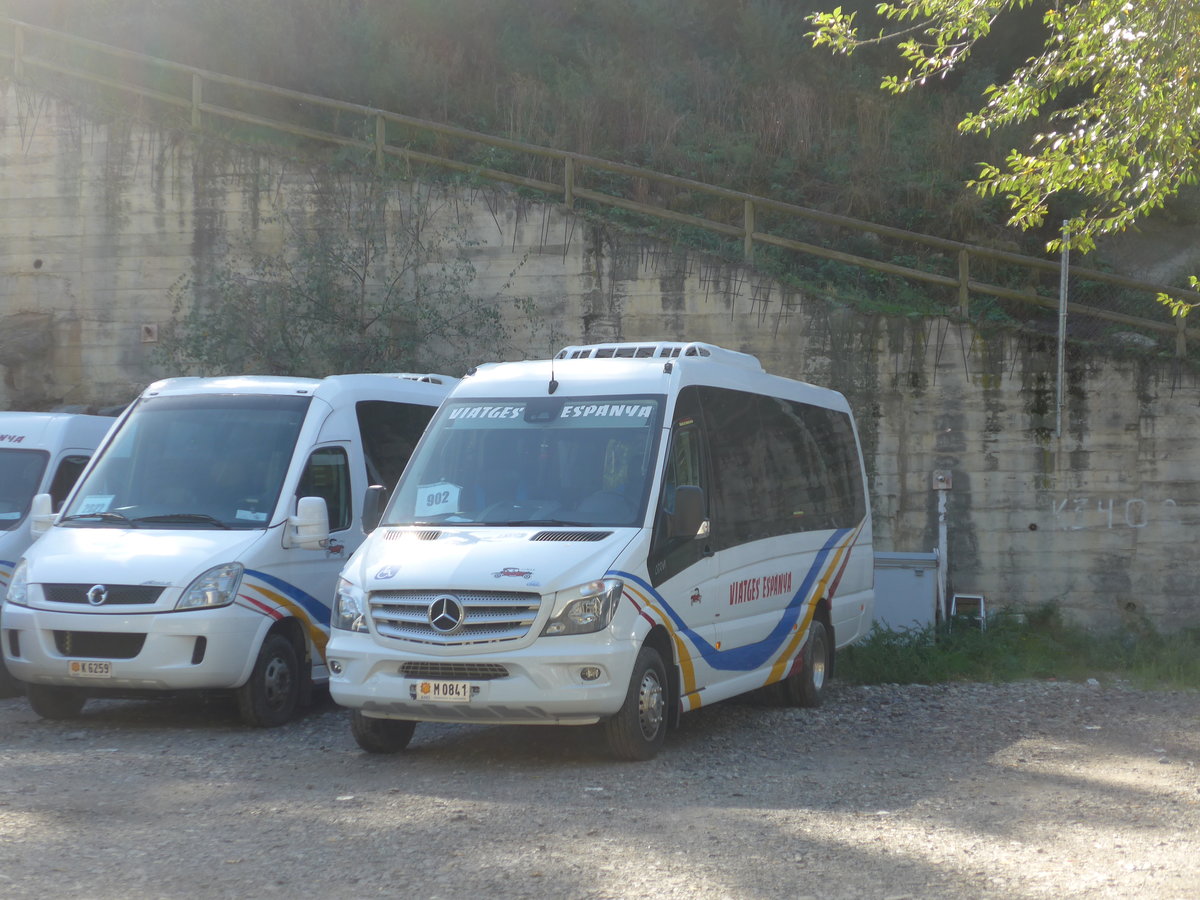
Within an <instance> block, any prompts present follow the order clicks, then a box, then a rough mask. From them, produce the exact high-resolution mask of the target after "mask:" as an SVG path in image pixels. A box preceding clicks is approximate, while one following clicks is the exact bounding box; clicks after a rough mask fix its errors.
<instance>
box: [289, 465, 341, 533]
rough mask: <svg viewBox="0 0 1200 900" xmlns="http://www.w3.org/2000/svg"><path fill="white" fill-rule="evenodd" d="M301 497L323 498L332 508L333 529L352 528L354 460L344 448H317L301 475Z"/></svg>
mask: <svg viewBox="0 0 1200 900" xmlns="http://www.w3.org/2000/svg"><path fill="white" fill-rule="evenodd" d="M296 496H297V497H322V498H324V500H325V506H326V507H327V508H328V510H329V530H330V531H344V530H345V529H347V528H349V527H350V516H351V512H352V506H351V502H350V461H349V459H348V458H347V457H346V451H345V450H343V449H342V448H341V447H322V448H321V449H319V450H314V451H313V453H312V456H310V457H309V458H308V465H306V466H305V467H304V474H303V475H302V476H300V486H299V488H298V489H297V490H296Z"/></svg>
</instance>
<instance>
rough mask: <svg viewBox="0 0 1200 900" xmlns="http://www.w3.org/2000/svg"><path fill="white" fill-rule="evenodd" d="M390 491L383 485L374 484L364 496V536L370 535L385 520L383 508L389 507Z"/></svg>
mask: <svg viewBox="0 0 1200 900" xmlns="http://www.w3.org/2000/svg"><path fill="white" fill-rule="evenodd" d="M387 495H388V491H387V488H385V487H384V486H383V485H382V484H373V485H371V486H370V487H368V488H367V491H366V493H365V494H363V505H362V528H363V533H364V534H370V533H371V532H372V531H374V530H375V526H377V525H378V524H379V520H380V519H381V518H383V508H384V506H386V505H387Z"/></svg>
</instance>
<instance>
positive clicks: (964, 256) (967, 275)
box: [958, 248, 971, 319]
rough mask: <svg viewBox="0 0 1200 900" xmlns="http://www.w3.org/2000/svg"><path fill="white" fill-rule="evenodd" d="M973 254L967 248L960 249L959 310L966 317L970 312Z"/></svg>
mask: <svg viewBox="0 0 1200 900" xmlns="http://www.w3.org/2000/svg"><path fill="white" fill-rule="evenodd" d="M970 283H971V255H970V254H969V253H968V252H967V250H966V248H963V249H962V250H959V251H958V312H959V315H961V316H962V317H963V318H964V319H965V318H967V317H968V315H969V313H970V303H971V292H970V290H969V288H968V286H969V285H970Z"/></svg>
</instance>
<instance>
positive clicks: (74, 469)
mask: <svg viewBox="0 0 1200 900" xmlns="http://www.w3.org/2000/svg"><path fill="white" fill-rule="evenodd" d="M114 421H116V420H115V419H114V418H113V417H111V416H89V415H82V414H78V413H64V412H0V602H2V601H3V600H4V595H5V593H6V592H7V591H8V580H9V578H11V577H12V570H13V566H15V565H16V564H17V560H18V559H20V558H21V556H22V555H23V554H24V552H25V550H26V549H27V548H28V547H29V545H30V544H31V543H33V539H34V534H33V526H32V521H31V517H30V515H29V511H30V508H31V506H32V505H33V498H34V497H35V496H37V495H38V494H48V495H49V496H50V502H51V506H52V507H53V508H54V509H55V510H57V509H58V508H59V507H60V506H61V505H62V502H63V501H64V500H65V499H66V497H67V492H68V491H70V490H71V488H72V487H73V486H74V484H75V480H76V479H77V478H78V477H79V473H80V472H82V471H83V467H84V466H85V465H87V461H88V460H89V459H91V457H92V454H93V453H94V452H95V451H96V448H97V447H99V446H100V442H101V441H102V440H103V439H104V435H105V434H107V433H108V429H109V428H111V427H112V424H113V422H114ZM23 691H24V687H23V685H21V683H20V682H18V681H17V680H16V679H14V678H13V677H12V676H11V675H9V674H8V669H7V667H6V666H5V665H4V660H3V659H2V658H0V697H11V696H15V695H17V694H20V693H22V692H23Z"/></svg>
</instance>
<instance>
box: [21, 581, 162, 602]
mask: <svg viewBox="0 0 1200 900" xmlns="http://www.w3.org/2000/svg"><path fill="white" fill-rule="evenodd" d="M96 587H100V588H102V589H103V590H102V591H95V590H93V588H96ZM162 592H163V588H162V587H161V586H158V585H145V584H107V585H97V584H96V583H95V582H92V583H91V584H44V585H42V593H43V594H44V595H45V597H46V599H47V600H49V601H50V602H51V603H80V604H83V605H85V606H89V605H90V606H130V605H135V604H149V603H154V602H155V601H156V600H158V598H159V595H160V594H162ZM97 601H99V602H97Z"/></svg>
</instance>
